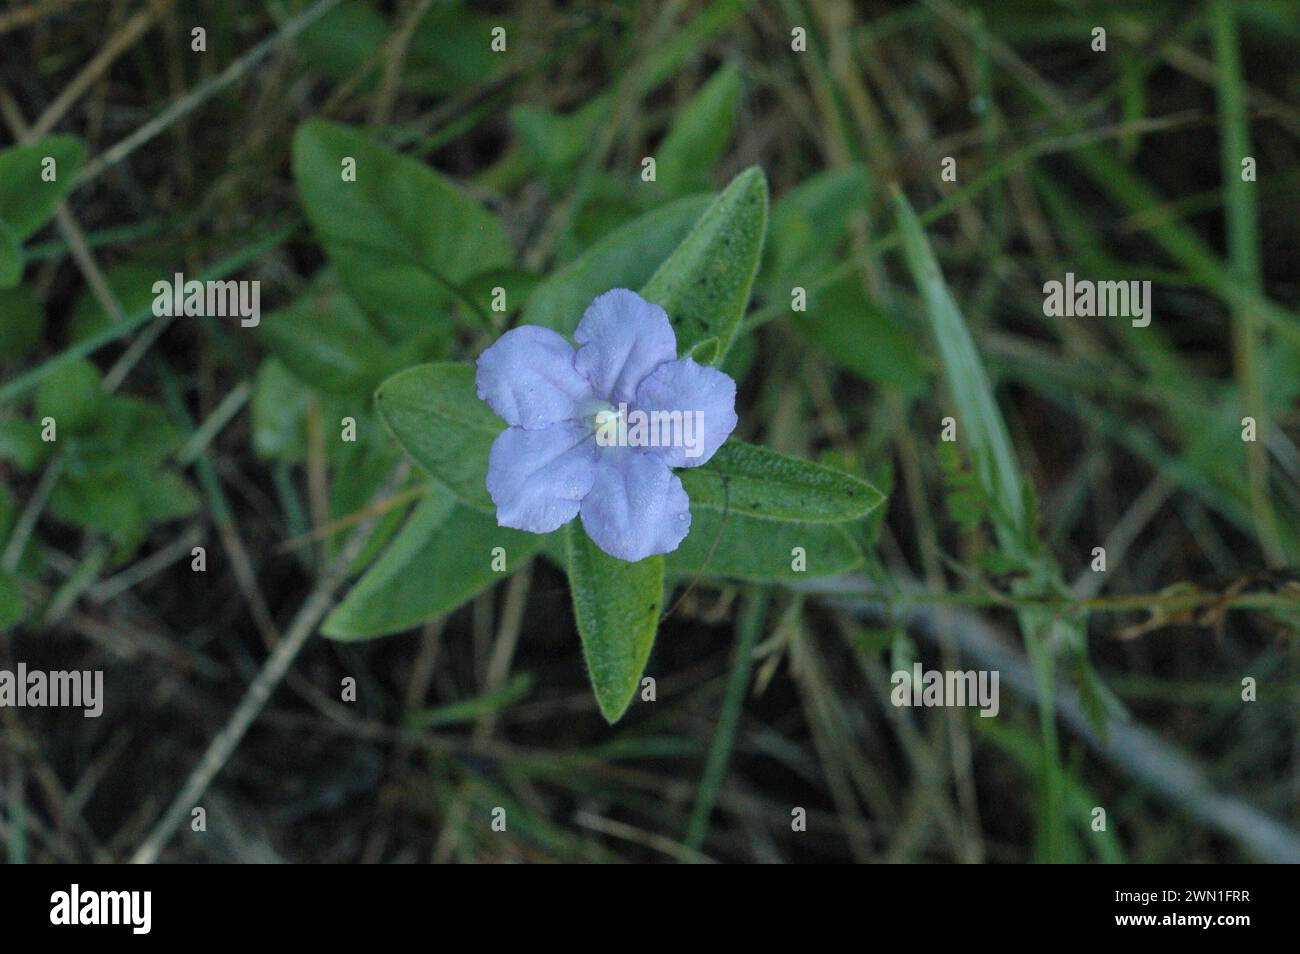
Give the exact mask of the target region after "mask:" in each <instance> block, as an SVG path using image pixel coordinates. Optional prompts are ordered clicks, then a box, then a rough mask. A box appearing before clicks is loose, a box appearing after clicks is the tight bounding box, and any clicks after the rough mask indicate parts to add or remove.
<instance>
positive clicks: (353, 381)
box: [258, 275, 416, 394]
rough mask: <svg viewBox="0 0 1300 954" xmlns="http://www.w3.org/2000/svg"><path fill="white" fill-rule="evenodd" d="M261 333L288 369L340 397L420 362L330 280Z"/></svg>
mask: <svg viewBox="0 0 1300 954" xmlns="http://www.w3.org/2000/svg"><path fill="white" fill-rule="evenodd" d="M258 331H259V332H260V333H261V335H262V340H263V341H265V342H266V345H267V347H268V348H269V349H270V350H271V353H272V354H274V355H275V356H276V357H277V358H279V359H280V360H281V361H282V362H284V365H285V367H287V368H288V369H289V370H290V371H292V372H293V373H294V374H295V375H297V376H298V377H299V378H301V379H302V380H303V381H305V382H306V383H307V384H310V385H311V386H312V387H314V388H316V389H318V390H321V391H328V392H331V393H335V394H360V393H368V392H370V391H371V390H373V389H374V387H375V385H377V384H378V383H379V382H380V381H382V380H383V379H384V378H385V377H387V376H388V375H389V374H391V373H392V372H394V371H396V370H397V369H398V368H400V367H403V366H405V365H409V364H411V363H413V362H414V361H415V360H416V359H415V356H414V355H413V354H411V353H410V352H409V351H408V349H406V348H394V347H393V346H392V345H391V344H390V343H389V342H387V341H385V339H384V338H383V336H382V335H381V334H380V333H379V332H378V330H377V329H376V328H375V327H374V326H373V325H372V324H371V322H370V320H369V319H368V318H367V317H366V314H365V312H363V311H362V310H361V309H360V308H358V307H357V305H356V302H354V301H353V300H352V299H351V298H350V297H349V296H348V295H347V294H346V293H345V292H343V291H342V290H341V289H339V287H338V285H337V283H336V282H335V281H333V280H332V276H329V275H324V276H322V277H321V278H320V279H318V280H317V281H315V282H313V283H312V287H311V288H310V289H309V290H308V291H307V292H306V293H305V294H303V295H301V296H300V297H299V298H298V300H297V301H295V302H294V303H293V304H291V305H290V306H289V307H287V308H283V309H280V310H279V311H276V312H273V313H272V314H269V315H267V316H266V317H265V318H264V319H263V320H262V322H261V324H260V325H259V327H258Z"/></svg>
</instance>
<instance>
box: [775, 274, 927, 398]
mask: <svg viewBox="0 0 1300 954" xmlns="http://www.w3.org/2000/svg"><path fill="white" fill-rule="evenodd" d="M792 319H793V322H794V326H795V328H796V330H797V331H798V332H799V334H801V335H802V336H803V337H804V338H806V339H807V340H808V341H809V342H810V343H811V344H813V345H814V346H815V347H816V348H817V350H818V351H819V352H821V354H823V355H824V356H825V357H826V358H827V360H829V361H831V362H833V363H834V364H836V365H839V366H840V367H842V368H846V369H847V370H849V371H852V372H854V373H855V374H858V375H860V376H861V377H862V378H864V379H865V380H867V381H870V382H871V383H872V384H878V385H880V386H882V387H887V388H895V389H897V390H899V391H901V392H903V394H906V395H914V394H920V393H921V392H922V391H923V390H924V389H925V385H926V371H925V365H924V363H923V362H922V361H921V357H920V352H919V350H918V349H917V346H916V342H915V341H914V340H913V338H912V335H911V334H910V333H909V332H908V331H907V329H906V328H904V327H903V326H902V325H901V324H900V323H899V322H898V320H897V319H896V318H894V317H893V316H892V315H888V314H886V313H885V312H883V311H881V310H880V308H878V307H877V306H876V304H875V303H874V302H872V301H869V300H868V299H867V296H866V294H865V293H864V292H863V290H862V282H861V280H860V279H859V278H858V276H857V275H849V276H847V277H845V278H843V279H841V280H840V281H838V282H835V283H834V284H832V285H831V286H829V287H828V288H824V289H821V290H820V291H809V293H808V310H807V311H802V312H794V314H793V315H792Z"/></svg>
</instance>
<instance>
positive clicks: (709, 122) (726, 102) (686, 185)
mask: <svg viewBox="0 0 1300 954" xmlns="http://www.w3.org/2000/svg"><path fill="white" fill-rule="evenodd" d="M740 87H741V79H740V71H739V70H738V69H736V68H735V67H734V66H731V65H727V66H723V67H722V68H721V69H719V70H718V71H717V72H715V73H714V74H713V75H712V76H711V77H709V81H708V82H707V83H705V84H704V86H702V87H701V88H700V91H699V92H698V93H696V94H695V96H694V98H693V99H692V100H691V101H690V102H689V103H688V104H687V105H686V108H685V109H683V110H682V112H681V114H680V115H679V116H678V117H677V121H676V122H675V123H674V124H673V128H672V129H671V130H670V131H669V133H668V135H667V136H665V137H664V141H663V142H662V143H660V144H659V148H658V149H656V150H655V172H656V179H657V181H658V183H659V185H660V187H661V188H662V189H663V190H664V192H665V193H667V194H668V195H689V194H690V193H692V192H698V191H700V190H701V189H706V188H708V185H709V173H710V172H712V170H713V167H714V166H715V165H717V163H718V160H719V159H721V158H722V154H723V153H724V152H726V150H727V144H728V143H729V142H730V141H731V134H732V130H733V129H734V127H735V124H736V106H737V104H738V103H739V102H740Z"/></svg>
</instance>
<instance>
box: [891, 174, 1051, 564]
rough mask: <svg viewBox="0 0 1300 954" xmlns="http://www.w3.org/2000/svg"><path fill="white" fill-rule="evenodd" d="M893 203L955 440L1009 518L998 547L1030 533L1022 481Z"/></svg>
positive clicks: (920, 247) (940, 289) (937, 280)
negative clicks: (948, 398) (953, 415)
mask: <svg viewBox="0 0 1300 954" xmlns="http://www.w3.org/2000/svg"><path fill="white" fill-rule="evenodd" d="M894 204H895V208H896V210H897V213H898V222H899V229H900V231H901V233H902V240H903V257H904V258H905V259H906V261H907V267H908V269H909V270H910V271H911V273H912V280H913V281H914V282H915V283H916V287H917V290H918V291H920V293H921V297H922V298H923V299H924V301H925V310H926V314H927V315H928V316H929V318H930V325H931V327H932V328H933V330H934V337H935V341H936V342H937V343H938V346H939V354H940V356H941V357H942V358H943V366H944V371H945V372H946V374H947V378H948V389H949V390H950V391H951V392H952V398H953V401H954V403H955V404H956V405H957V427H958V438H959V440H968V441H969V442H970V446H971V447H972V448H973V449H974V452H975V453H974V455H973V456H974V458H975V464H976V471H977V473H978V474H979V477H980V483H981V484H982V485H983V486H984V489H985V491H986V493H988V495H989V498H990V499H992V500H995V501H997V503H998V504H999V506H1000V508H1001V511H1002V512H1003V513H1004V514H1005V515H1006V517H1007V519H1009V520H1010V526H1004V525H1002V524H1001V523H1000V524H999V538H1000V539H1001V540H1002V542H1003V545H1004V546H1006V545H1007V544H1008V542H1009V541H1010V539H1011V538H1013V537H1019V538H1021V539H1026V538H1027V537H1028V535H1029V534H1030V532H1031V531H1030V511H1029V503H1028V500H1027V499H1026V494H1025V485H1024V483H1023V481H1022V480H1021V470H1020V466H1019V465H1018V464H1017V463H1016V457H1015V454H1014V453H1013V451H1012V449H1011V437H1010V435H1009V434H1008V433H1007V426H1006V423H1005V422H1004V421H1003V419H1002V412H1001V411H999V410H998V406H997V402H996V401H994V399H993V388H992V386H991V385H990V384H989V380H988V376H987V375H986V374H985V373H984V365H983V363H982V362H981V361H980V357H979V352H978V351H976V350H975V342H974V341H973V340H972V339H971V336H970V332H969V331H968V330H967V328H966V321H965V319H963V318H962V314H961V311H960V309H958V307H957V303H956V302H955V301H954V300H953V297H952V293H951V292H949V291H948V286H947V284H946V283H945V282H944V280H943V273H942V272H940V271H939V265H938V263H937V262H936V261H935V259H934V253H933V252H932V251H931V250H930V243H929V242H928V241H926V238H925V233H924V232H923V231H922V229H921V223H920V222H918V221H917V219H916V214H915V213H914V212H913V211H912V207H911V206H910V205H909V204H908V202H907V198H906V197H905V196H904V195H903V194H902V192H895V194H894Z"/></svg>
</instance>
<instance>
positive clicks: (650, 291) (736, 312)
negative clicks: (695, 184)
mask: <svg viewBox="0 0 1300 954" xmlns="http://www.w3.org/2000/svg"><path fill="white" fill-rule="evenodd" d="M766 229H767V179H766V178H764V176H763V170H761V169H759V168H758V167H757V166H754V167H751V168H749V169H746V170H745V171H744V172H742V173H740V175H738V176H736V178H734V179H732V180H731V184H730V185H728V186H727V188H726V189H725V190H723V193H722V194H721V195H720V196H718V198H717V199H716V200H715V201H714V203H713V204H712V205H711V206H709V208H708V209H707V210H706V211H705V213H704V214H703V215H702V216H701V217H700V220H699V222H697V223H696V225H695V228H693V229H692V230H691V233H690V234H689V235H688V236H686V238H685V239H684V240H683V241H682V243H681V244H680V245H679V246H677V249H676V250H675V251H674V252H673V254H672V255H671V256H670V257H669V259H668V261H666V262H664V263H663V265H661V266H660V267H659V270H658V271H657V272H655V274H654V276H653V277H652V278H651V279H650V281H649V282H648V283H646V286H645V288H644V289H643V290H642V292H641V294H643V295H644V296H645V297H646V298H647V299H649V300H650V301H653V302H655V303H657V304H659V305H662V306H663V309H664V311H666V312H668V317H669V319H670V320H671V321H672V323H673V328H674V329H675V330H676V332H677V351H678V353H679V354H687V353H689V352H690V350H691V349H692V348H693V347H695V345H696V344H697V343H699V342H700V341H703V340H704V339H706V338H717V339H718V342H719V347H718V350H717V354H716V356H715V358H714V362H713V363H714V364H718V363H720V362H721V361H722V359H723V358H725V357H726V354H727V349H728V348H730V347H731V342H732V339H733V338H734V337H735V335H736V329H737V328H738V327H739V325H740V319H741V318H742V317H743V316H744V314H745V309H746V308H747V307H748V306H749V292H750V288H751V287H752V286H753V284H754V273H755V272H756V271H757V269H758V263H759V258H760V257H761V256H762V253H763V235H764V232H765V231H766Z"/></svg>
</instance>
